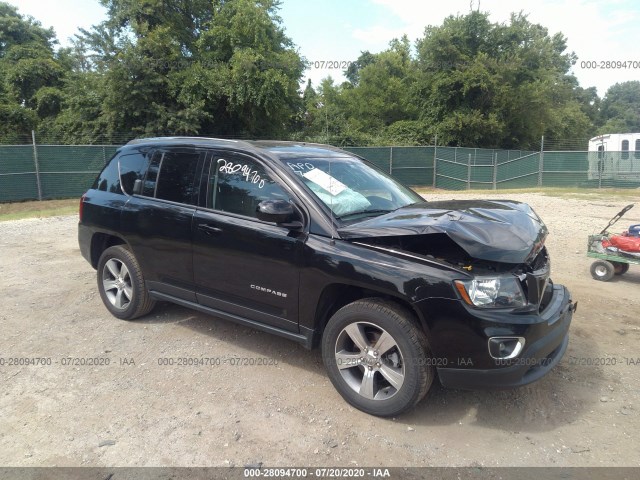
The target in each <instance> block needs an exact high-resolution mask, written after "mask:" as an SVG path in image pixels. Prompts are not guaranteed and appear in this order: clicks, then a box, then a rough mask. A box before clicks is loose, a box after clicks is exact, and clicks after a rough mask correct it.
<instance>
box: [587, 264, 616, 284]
mask: <svg viewBox="0 0 640 480" xmlns="http://www.w3.org/2000/svg"><path fill="white" fill-rule="evenodd" d="M614 275H615V267H614V266H613V263H611V262H608V261H607V260H596V261H595V262H593V263H592V264H591V276H592V277H593V278H595V279H596V280H600V281H601V282H608V281H609V280H611V279H612V278H613V276H614Z"/></svg>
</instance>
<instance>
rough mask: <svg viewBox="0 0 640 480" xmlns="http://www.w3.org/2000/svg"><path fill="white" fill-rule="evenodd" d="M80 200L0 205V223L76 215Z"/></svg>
mask: <svg viewBox="0 0 640 480" xmlns="http://www.w3.org/2000/svg"><path fill="white" fill-rule="evenodd" d="M79 202H80V200H79V199H77V198H71V199H67V200H44V201H42V202H16V203H0V222H6V221H9V220H21V219H23V218H43V217H56V216H58V215H72V214H74V213H78V205H79Z"/></svg>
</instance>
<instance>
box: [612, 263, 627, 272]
mask: <svg viewBox="0 0 640 480" xmlns="http://www.w3.org/2000/svg"><path fill="white" fill-rule="evenodd" d="M611 263H612V264H613V268H614V274H615V275H624V274H625V273H627V272H628V271H629V264H628V263H624V262H611Z"/></svg>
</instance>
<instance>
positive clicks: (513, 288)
mask: <svg viewBox="0 0 640 480" xmlns="http://www.w3.org/2000/svg"><path fill="white" fill-rule="evenodd" d="M455 285H456V289H457V290H458V292H459V293H460V296H461V297H462V299H463V300H464V301H465V302H467V303H468V304H469V305H472V306H474V307H481V308H517V307H523V306H525V305H526V304H527V300H526V298H525V296H524V292H523V291H522V287H521V286H520V281H519V280H518V278H517V277H512V276H506V277H476V278H474V279H473V280H456V281H455Z"/></svg>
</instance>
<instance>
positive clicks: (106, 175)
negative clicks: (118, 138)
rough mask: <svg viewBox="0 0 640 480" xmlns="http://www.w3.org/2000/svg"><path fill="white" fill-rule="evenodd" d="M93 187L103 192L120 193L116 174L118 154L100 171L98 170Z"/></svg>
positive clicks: (118, 179)
mask: <svg viewBox="0 0 640 480" xmlns="http://www.w3.org/2000/svg"><path fill="white" fill-rule="evenodd" d="M93 188H94V189H95V190H102V191H103V192H112V193H120V194H122V190H120V178H119V175H118V156H115V157H113V158H112V159H111V161H110V162H109V163H108V164H107V166H106V167H104V169H103V170H102V172H100V175H99V176H98V178H97V179H96V181H95V182H93Z"/></svg>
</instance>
